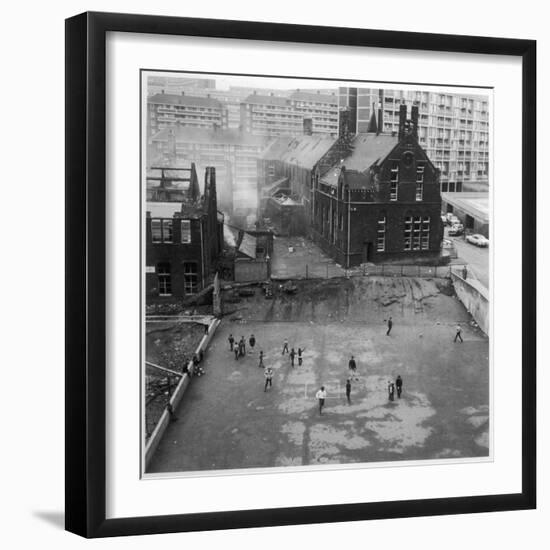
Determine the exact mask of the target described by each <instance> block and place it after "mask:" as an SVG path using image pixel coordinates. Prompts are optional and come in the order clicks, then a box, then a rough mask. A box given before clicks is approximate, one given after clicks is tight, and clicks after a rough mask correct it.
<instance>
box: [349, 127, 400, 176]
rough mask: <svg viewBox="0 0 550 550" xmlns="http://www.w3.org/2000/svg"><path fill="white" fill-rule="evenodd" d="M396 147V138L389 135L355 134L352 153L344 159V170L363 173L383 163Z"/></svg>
mask: <svg viewBox="0 0 550 550" xmlns="http://www.w3.org/2000/svg"><path fill="white" fill-rule="evenodd" d="M396 145H397V136H392V135H390V134H379V135H376V134H357V135H356V136H355V137H354V138H353V141H352V147H353V152H352V153H351V155H350V156H348V157H346V158H345V159H344V162H343V165H344V166H345V167H346V170H357V171H359V172H364V171H365V170H368V169H369V168H370V167H371V166H372V165H373V164H375V163H377V162H381V161H383V160H384V159H385V158H386V156H388V155H389V153H390V152H391V150H392V149H393V148H394V147H395V146H396Z"/></svg>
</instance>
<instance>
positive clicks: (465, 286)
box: [451, 271, 490, 335]
mask: <svg viewBox="0 0 550 550" xmlns="http://www.w3.org/2000/svg"><path fill="white" fill-rule="evenodd" d="M451 280H452V281H453V285H454V288H455V292H456V295H457V296H458V298H459V300H460V301H461V302H462V303H463V304H464V307H465V308H466V309H467V310H468V312H469V313H470V314H471V315H472V317H473V318H474V320H475V322H476V323H477V324H478V325H479V327H480V328H481V330H482V331H483V332H484V333H485V334H487V335H488V334H489V318H490V308H489V293H488V292H487V290H486V289H485V287H484V286H483V285H482V284H481V283H479V281H477V280H475V279H466V280H464V279H463V278H462V276H461V275H460V274H458V273H457V272H455V271H451Z"/></svg>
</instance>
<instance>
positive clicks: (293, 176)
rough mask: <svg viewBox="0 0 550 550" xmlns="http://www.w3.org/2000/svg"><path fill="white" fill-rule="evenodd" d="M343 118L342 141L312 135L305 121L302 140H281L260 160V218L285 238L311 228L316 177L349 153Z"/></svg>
mask: <svg viewBox="0 0 550 550" xmlns="http://www.w3.org/2000/svg"><path fill="white" fill-rule="evenodd" d="M348 114H349V112H345V113H343V115H342V116H341V117H340V126H341V127H340V130H339V134H340V137H339V138H338V139H337V138H336V137H332V136H329V135H323V134H316V135H313V134H312V131H311V125H310V124H309V123H308V120H307V119H306V120H304V123H303V133H302V135H300V136H294V137H290V136H280V137H278V138H277V139H276V140H274V141H273V142H272V143H271V145H270V146H269V147H268V148H267V149H266V150H265V151H264V152H263V154H262V155H261V156H260V157H259V158H258V205H259V217H260V218H262V217H267V218H269V219H270V220H271V221H272V222H273V226H274V228H275V229H276V230H277V232H278V233H280V234H283V235H303V234H307V233H308V228H309V226H310V224H311V221H312V220H311V193H312V189H313V185H312V182H313V180H314V178H315V175H316V174H317V175H319V174H321V173H325V172H326V171H327V170H328V169H329V168H330V167H332V166H334V165H335V164H337V163H338V162H340V160H341V159H342V158H344V157H345V156H346V155H347V154H348V153H349V151H350V141H351V134H350V132H349V127H348V121H349V117H348V116H347V115H348Z"/></svg>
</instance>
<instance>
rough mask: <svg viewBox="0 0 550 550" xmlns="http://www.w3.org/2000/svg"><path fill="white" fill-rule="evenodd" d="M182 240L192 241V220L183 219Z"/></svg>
mask: <svg viewBox="0 0 550 550" xmlns="http://www.w3.org/2000/svg"><path fill="white" fill-rule="evenodd" d="M181 242H182V243H190V242H191V220H181Z"/></svg>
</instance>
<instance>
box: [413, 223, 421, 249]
mask: <svg viewBox="0 0 550 550" xmlns="http://www.w3.org/2000/svg"><path fill="white" fill-rule="evenodd" d="M421 224H422V218H421V217H420V216H415V217H414V218H413V232H412V249H413V250H420V234H421Z"/></svg>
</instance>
